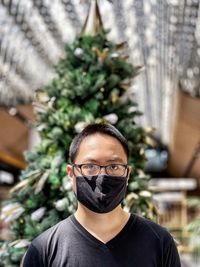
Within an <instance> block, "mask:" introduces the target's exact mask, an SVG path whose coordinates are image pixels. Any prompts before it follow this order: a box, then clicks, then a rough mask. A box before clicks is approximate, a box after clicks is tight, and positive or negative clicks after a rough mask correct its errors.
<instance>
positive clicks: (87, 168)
mask: <svg viewBox="0 0 200 267" xmlns="http://www.w3.org/2000/svg"><path fill="white" fill-rule="evenodd" d="M81 171H82V174H83V175H84V176H93V175H98V174H99V171H100V167H99V166H98V165H95V164H83V165H82V166H81Z"/></svg>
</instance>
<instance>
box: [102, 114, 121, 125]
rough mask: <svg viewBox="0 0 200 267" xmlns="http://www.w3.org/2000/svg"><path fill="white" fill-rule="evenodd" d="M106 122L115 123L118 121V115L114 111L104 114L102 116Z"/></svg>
mask: <svg viewBox="0 0 200 267" xmlns="http://www.w3.org/2000/svg"><path fill="white" fill-rule="evenodd" d="M103 118H104V119H105V120H106V121H107V122H109V123H111V124H116V123H117V121H118V116H117V115H116V114H115V113H112V114H108V115H106V116H104V117H103Z"/></svg>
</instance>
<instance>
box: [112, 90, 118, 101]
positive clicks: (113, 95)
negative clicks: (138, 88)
mask: <svg viewBox="0 0 200 267" xmlns="http://www.w3.org/2000/svg"><path fill="white" fill-rule="evenodd" d="M118 99H119V96H118V94H117V93H116V92H115V91H114V92H112V94H111V100H112V103H113V104H115V103H116V102H117V101H118Z"/></svg>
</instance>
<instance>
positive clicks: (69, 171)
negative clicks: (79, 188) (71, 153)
mask: <svg viewBox="0 0 200 267" xmlns="http://www.w3.org/2000/svg"><path fill="white" fill-rule="evenodd" d="M66 171H67V174H68V176H69V177H70V178H72V177H73V176H74V172H73V167H72V165H70V164H67V167H66Z"/></svg>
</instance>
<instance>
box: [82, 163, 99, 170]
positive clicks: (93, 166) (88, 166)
mask: <svg viewBox="0 0 200 267" xmlns="http://www.w3.org/2000/svg"><path fill="white" fill-rule="evenodd" d="M82 168H83V169H84V170H94V169H96V165H94V164H85V165H82Z"/></svg>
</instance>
